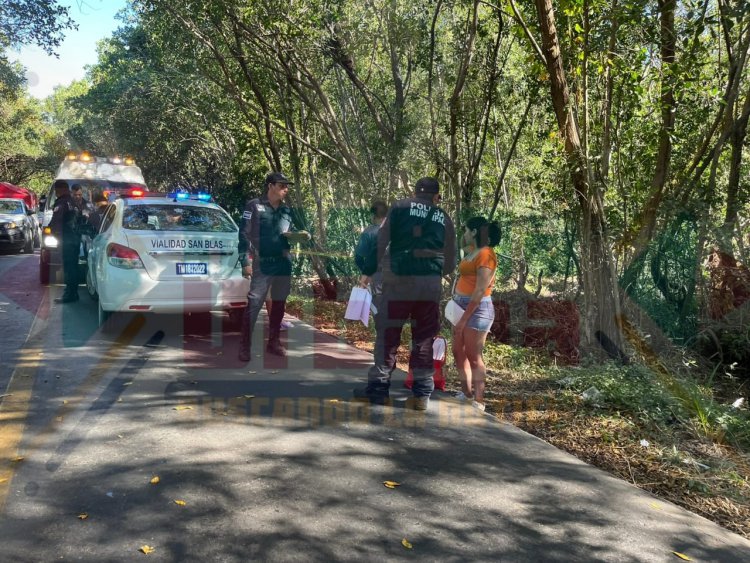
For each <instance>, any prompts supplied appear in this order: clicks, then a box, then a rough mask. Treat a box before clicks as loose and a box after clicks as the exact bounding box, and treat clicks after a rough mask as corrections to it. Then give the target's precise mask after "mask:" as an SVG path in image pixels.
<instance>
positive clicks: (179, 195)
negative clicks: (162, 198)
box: [167, 192, 211, 201]
mask: <svg viewBox="0 0 750 563" xmlns="http://www.w3.org/2000/svg"><path fill="white" fill-rule="evenodd" d="M167 197H168V198H169V199H173V200H175V201H186V200H188V199H197V200H198V201H211V194H206V193H199V194H189V193H187V192H176V193H171V194H167Z"/></svg>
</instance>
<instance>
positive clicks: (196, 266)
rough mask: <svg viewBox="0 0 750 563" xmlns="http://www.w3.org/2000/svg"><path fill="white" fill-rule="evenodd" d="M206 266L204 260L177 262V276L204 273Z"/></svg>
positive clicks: (206, 269)
mask: <svg viewBox="0 0 750 563" xmlns="http://www.w3.org/2000/svg"><path fill="white" fill-rule="evenodd" d="M206 272H208V267H207V266H206V263H205V262H177V275H178V276H190V275H193V276H199V275H205V274H206Z"/></svg>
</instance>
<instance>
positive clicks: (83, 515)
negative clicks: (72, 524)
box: [78, 512, 89, 520]
mask: <svg viewBox="0 0 750 563" xmlns="http://www.w3.org/2000/svg"><path fill="white" fill-rule="evenodd" d="M88 517H89V515H88V513H86V512H81V513H80V514H79V515H78V519H79V520H86V518H88Z"/></svg>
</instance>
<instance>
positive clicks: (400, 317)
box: [354, 177, 456, 410]
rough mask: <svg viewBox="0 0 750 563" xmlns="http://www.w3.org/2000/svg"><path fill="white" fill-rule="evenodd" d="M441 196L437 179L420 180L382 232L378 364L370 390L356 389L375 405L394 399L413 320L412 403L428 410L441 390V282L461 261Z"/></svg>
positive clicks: (393, 209)
mask: <svg viewBox="0 0 750 563" xmlns="http://www.w3.org/2000/svg"><path fill="white" fill-rule="evenodd" d="M439 192H440V186H439V184H438V181H437V180H436V179H435V178H429V177H427V178H421V179H419V180H418V181H417V183H416V185H415V187H414V197H410V198H406V199H402V200H399V201H397V202H395V203H394V204H393V206H392V207H391V209H390V210H389V212H388V216H387V217H386V219H385V222H384V223H383V226H382V227H381V228H380V231H379V232H378V263H379V264H382V265H383V298H382V303H381V307H382V309H383V311H382V320H381V322H379V323H377V324H376V330H377V331H378V336H377V339H376V346H375V351H374V352H375V364H374V365H373V367H372V368H370V371H369V372H368V377H367V387H365V388H362V389H355V390H354V395H355V397H360V398H367V399H369V400H370V401H371V402H375V403H384V402H385V401H386V399H388V395H389V389H390V385H391V372H393V369H394V368H395V366H396V351H397V350H398V347H399V344H400V343H401V330H402V328H403V326H404V323H405V322H406V321H408V320H411V327H412V346H411V354H410V356H409V368H410V369H411V371H412V373H413V374H414V386H413V387H412V392H413V394H414V398H413V399H412V405H413V407H414V409H416V410H425V409H427V405H428V403H429V398H430V395H431V394H432V392H433V390H434V388H435V386H434V381H433V379H432V373H433V362H432V342H433V340H434V338H435V336H436V335H437V334H438V332H439V331H440V295H441V283H442V282H441V280H442V276H443V275H447V274H449V273H450V272H452V271H453V269H454V267H455V262H456V235H455V229H454V227H453V222H452V221H451V219H450V217H448V215H447V214H446V213H445V211H443V210H442V209H441V208H440V207H439V206H438V204H439V203H440V201H441V197H440V193H439ZM386 250H387V252H388V260H387V261H385V260H384V258H385V255H386Z"/></svg>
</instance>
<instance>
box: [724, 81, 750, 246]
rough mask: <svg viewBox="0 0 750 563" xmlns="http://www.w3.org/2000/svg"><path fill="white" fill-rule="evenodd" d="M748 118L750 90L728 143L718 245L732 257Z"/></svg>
mask: <svg viewBox="0 0 750 563" xmlns="http://www.w3.org/2000/svg"><path fill="white" fill-rule="evenodd" d="M748 118H750V88H748V90H747V93H746V94H745V102H744V103H743V104H742V113H741V114H740V116H739V118H738V119H737V120H736V121H735V122H734V128H733V129H732V133H731V136H730V137H729V141H730V144H731V147H732V154H731V158H730V161H729V162H730V164H729V180H728V181H727V205H726V214H725V215H724V225H722V227H721V229H720V232H719V244H720V246H721V247H722V250H723V251H724V252H726V253H727V254H731V255H734V250H733V248H732V236H733V235H734V231H735V227H736V226H737V219H738V218H739V212H740V209H741V207H742V200H743V198H742V197H740V195H741V186H740V181H741V180H740V172H741V171H742V150H743V148H744V146H745V138H746V137H747V123H748Z"/></svg>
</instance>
